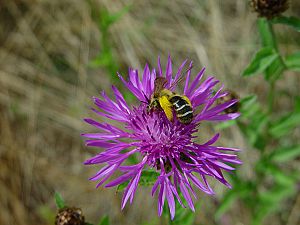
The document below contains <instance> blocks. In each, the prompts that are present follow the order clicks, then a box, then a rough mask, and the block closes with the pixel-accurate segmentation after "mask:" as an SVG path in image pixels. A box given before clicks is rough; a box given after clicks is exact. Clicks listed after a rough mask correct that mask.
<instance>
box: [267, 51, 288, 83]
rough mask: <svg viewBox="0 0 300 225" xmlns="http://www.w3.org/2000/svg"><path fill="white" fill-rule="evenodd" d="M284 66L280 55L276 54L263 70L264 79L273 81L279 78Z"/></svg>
mask: <svg viewBox="0 0 300 225" xmlns="http://www.w3.org/2000/svg"><path fill="white" fill-rule="evenodd" d="M285 68H286V66H285V64H284V62H283V59H282V58H281V56H278V58H276V59H275V60H274V62H272V64H271V65H270V66H269V67H268V68H267V69H266V70H265V79H266V80H267V81H275V80H277V79H279V78H280V75H281V74H282V73H283V71H284V70H285Z"/></svg>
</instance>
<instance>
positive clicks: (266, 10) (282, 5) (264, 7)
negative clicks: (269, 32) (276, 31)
mask: <svg viewBox="0 0 300 225" xmlns="http://www.w3.org/2000/svg"><path fill="white" fill-rule="evenodd" d="M250 4H251V6H252V8H253V9H254V11H256V12H257V13H258V15H259V16H260V17H266V18H267V19H272V18H273V17H276V16H279V15H280V14H281V13H283V12H285V11H286V10H287V9H288V7H289V1H288V0H251V1H250Z"/></svg>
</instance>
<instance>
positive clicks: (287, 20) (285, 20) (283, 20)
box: [272, 16, 300, 32]
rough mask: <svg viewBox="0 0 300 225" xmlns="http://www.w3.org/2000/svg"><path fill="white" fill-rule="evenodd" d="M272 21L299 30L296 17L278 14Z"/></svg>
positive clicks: (299, 23) (298, 20) (299, 24)
mask: <svg viewBox="0 0 300 225" xmlns="http://www.w3.org/2000/svg"><path fill="white" fill-rule="evenodd" d="M272 23H279V24H285V25H288V26H290V27H292V28H294V29H295V30H296V31H298V32H300V19H299V18H297V17H293V16H291V17H286V16H280V17H276V18H274V19H273V20H272Z"/></svg>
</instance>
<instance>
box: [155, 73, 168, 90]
mask: <svg viewBox="0 0 300 225" xmlns="http://www.w3.org/2000/svg"><path fill="white" fill-rule="evenodd" d="M167 83H168V80H167V79H166V78H165V77H157V78H156V79H155V81H154V93H159V92H161V90H163V89H164V88H165V86H166V84H167Z"/></svg>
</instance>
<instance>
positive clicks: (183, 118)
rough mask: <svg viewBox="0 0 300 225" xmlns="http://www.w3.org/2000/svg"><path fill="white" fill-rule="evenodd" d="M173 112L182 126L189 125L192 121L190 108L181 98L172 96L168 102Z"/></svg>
mask: <svg viewBox="0 0 300 225" xmlns="http://www.w3.org/2000/svg"><path fill="white" fill-rule="evenodd" d="M169 101H170V102H171V103H172V105H173V108H174V110H175V113H176V116H177V118H178V120H179V121H180V122H181V123H183V124H189V123H190V122H192V120H193V109H192V106H191V105H190V104H189V103H188V102H187V101H186V100H185V99H184V98H182V97H181V96H179V95H175V96H172V97H171V98H170V100H169Z"/></svg>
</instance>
